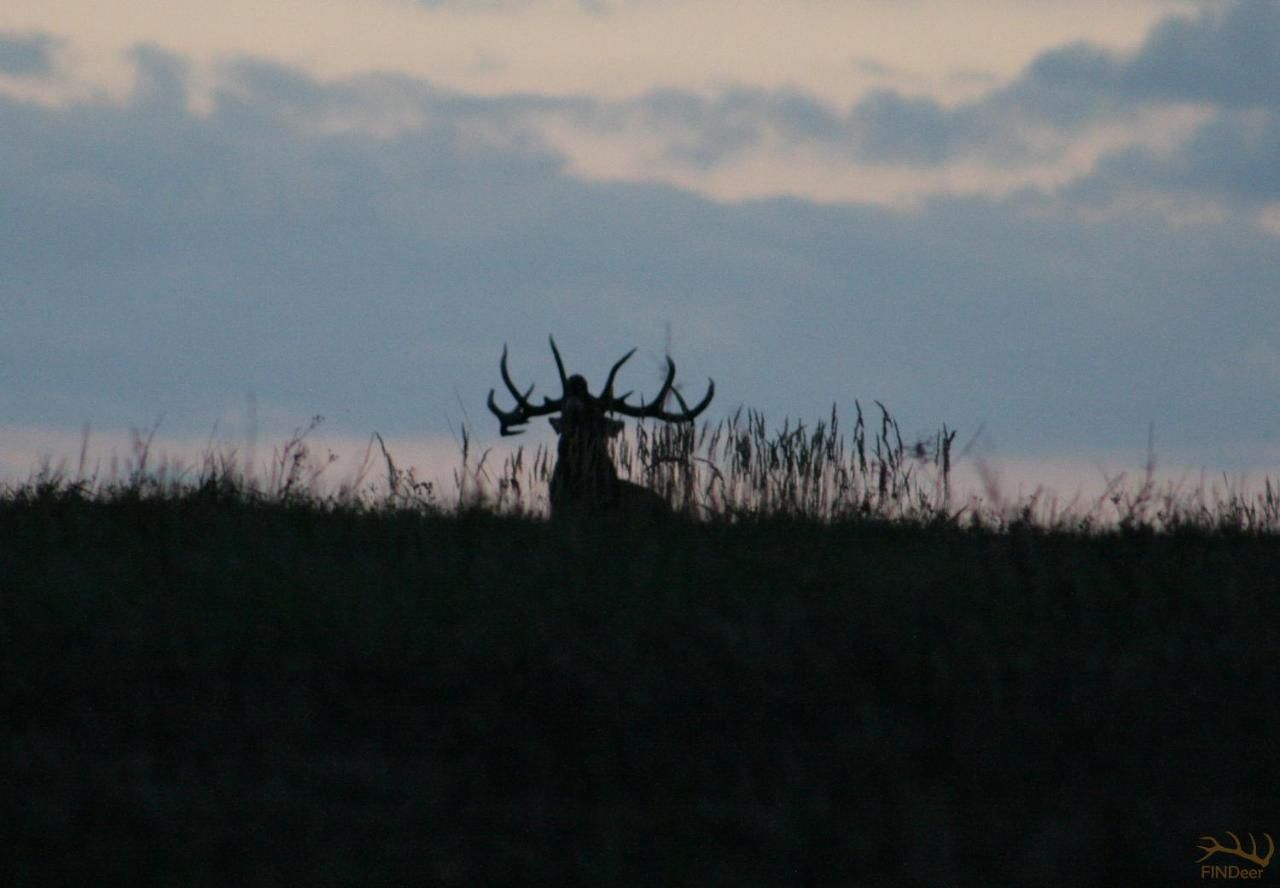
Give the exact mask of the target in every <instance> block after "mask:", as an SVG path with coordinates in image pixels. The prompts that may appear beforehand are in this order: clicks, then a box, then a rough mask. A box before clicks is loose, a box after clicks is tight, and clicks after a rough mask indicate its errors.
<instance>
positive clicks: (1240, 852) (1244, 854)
mask: <svg viewBox="0 0 1280 888" xmlns="http://www.w3.org/2000/svg"><path fill="white" fill-rule="evenodd" d="M1227 835H1229V836H1231V839H1232V841H1234V842H1235V843H1236V846H1235V847H1234V848H1228V847H1227V846H1226V845H1223V844H1221V843H1220V842H1219V841H1218V840H1217V839H1216V838H1214V837H1213V836H1201V837H1200V841H1202V842H1208V843H1209V844H1208V845H1197V846H1196V847H1197V848H1199V849H1200V850H1201V851H1203V852H1205V855H1204V857H1201V858H1200V859H1199V860H1197V861H1196V863H1202V862H1204V861H1206V860H1208V859H1209V858H1210V857H1212V856H1213V855H1215V854H1217V853H1218V852H1219V851H1221V852H1222V853H1223V854H1231V855H1233V856H1235V857H1239V858H1240V859H1242V860H1247V861H1249V862H1250V863H1256V864H1257V865H1258V866H1261V867H1265V866H1266V865H1267V864H1268V863H1270V862H1271V858H1272V857H1273V856H1274V855H1275V853H1276V843H1275V842H1274V841H1273V840H1272V838H1271V835H1270V833H1263V834H1262V837H1263V838H1264V839H1266V840H1267V845H1268V846H1269V847H1270V849H1271V850H1269V851H1268V852H1267V854H1266V856H1265V857H1263V856H1260V855H1259V854H1258V843H1257V841H1255V840H1254V838H1253V833H1245V835H1247V836H1248V837H1249V850H1248V851H1246V850H1244V845H1243V844H1241V842H1240V838H1239V836H1237V835H1236V834H1235V833H1233V832H1228V833H1227Z"/></svg>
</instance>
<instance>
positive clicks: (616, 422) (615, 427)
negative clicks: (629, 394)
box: [608, 419, 627, 438]
mask: <svg viewBox="0 0 1280 888" xmlns="http://www.w3.org/2000/svg"><path fill="white" fill-rule="evenodd" d="M608 422H609V437H610V438H616V437H617V436H618V433H619V432H621V431H622V430H623V429H624V428H626V427H627V424H626V423H624V422H623V421H622V420H620V419H610V420H609V421H608Z"/></svg>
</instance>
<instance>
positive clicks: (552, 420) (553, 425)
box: [547, 416, 560, 435]
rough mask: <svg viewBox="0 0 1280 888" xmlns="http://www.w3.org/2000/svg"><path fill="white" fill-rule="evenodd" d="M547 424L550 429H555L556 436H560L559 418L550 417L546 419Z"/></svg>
mask: <svg viewBox="0 0 1280 888" xmlns="http://www.w3.org/2000/svg"><path fill="white" fill-rule="evenodd" d="M547 422H549V423H551V428H553V429H555V431H556V434H557V435H558V434H560V417H558V416H551V417H548V418H547Z"/></svg>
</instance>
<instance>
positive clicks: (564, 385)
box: [547, 335, 569, 397]
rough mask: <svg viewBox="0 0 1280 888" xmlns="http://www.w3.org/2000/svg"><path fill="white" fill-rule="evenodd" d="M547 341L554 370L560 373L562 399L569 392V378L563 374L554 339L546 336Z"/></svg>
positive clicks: (562, 363)
mask: <svg viewBox="0 0 1280 888" xmlns="http://www.w3.org/2000/svg"><path fill="white" fill-rule="evenodd" d="M547 341H548V342H550V343H551V354H553V355H555V357H556V369H557V370H558V371H560V395H561V397H563V396H564V395H565V394H566V393H568V391H569V377H568V376H566V375H565V372H564V360H563V359H562V358H561V357H560V349H558V348H556V338H555V337H554V336H550V335H549V336H547Z"/></svg>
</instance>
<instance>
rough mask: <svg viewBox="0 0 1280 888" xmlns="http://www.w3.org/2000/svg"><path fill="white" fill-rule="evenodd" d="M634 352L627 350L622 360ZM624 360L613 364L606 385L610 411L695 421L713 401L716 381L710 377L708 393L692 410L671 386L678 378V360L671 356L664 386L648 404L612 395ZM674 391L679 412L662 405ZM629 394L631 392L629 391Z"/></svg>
mask: <svg viewBox="0 0 1280 888" xmlns="http://www.w3.org/2000/svg"><path fill="white" fill-rule="evenodd" d="M634 352H635V349H632V350H631V351H629V352H627V353H626V355H624V356H623V358H622V361H625V360H626V359H627V358H629V357H631V355H632V354H633V353H634ZM622 361H619V362H618V363H617V364H614V365H613V370H611V371H610V372H609V382H608V384H607V385H606V386H605V395H607V396H609V397H608V400H606V401H605V409H606V410H609V411H610V412H613V413H621V414H622V415H623V416H632V417H635V418H637V419H641V418H645V417H650V418H653V419H661V420H663V421H665V422H693V420H694V419H695V418H696V417H697V415H698V414H699V413H701V412H702V411H703V410H706V409H707V405H708V404H710V403H711V398H712V397H713V396H714V395H715V393H716V384H715V382H714V381H713V380H710V379H708V380H707V393H706V395H704V396H703V398H702V400H701V401H699V402H698V403H697V405H696V406H694V408H693V409H692V410H690V409H689V405H688V404H686V403H685V400H684V398H682V397H681V396H680V393H679V392H677V391H675V390H674V389H672V387H671V384H672V383H673V382H675V379H676V362H675V361H673V360H671V358H670V357H668V358H667V378H666V380H665V381H664V382H663V383H662V388H661V389H659V390H658V394H657V395H656V396H655V397H654V399H653V400H652V401H650V402H649V403H648V404H644V403H642V404H640V406H639V407H635V406H632V405H631V404H628V403H627V402H626V401H627V395H623V396H622V397H621V398H614V397H612V392H613V374H614V373H615V372H617V369H618V368H619V367H621V366H622ZM672 393H674V394H675V396H676V400H677V401H679V402H680V408H681V410H680V412H679V413H673V412H671V411H669V410H665V409H663V407H662V405H663V404H665V403H666V401H667V395H668V394H672ZM627 394H630V392H628V393H627ZM602 399H603V396H602Z"/></svg>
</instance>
